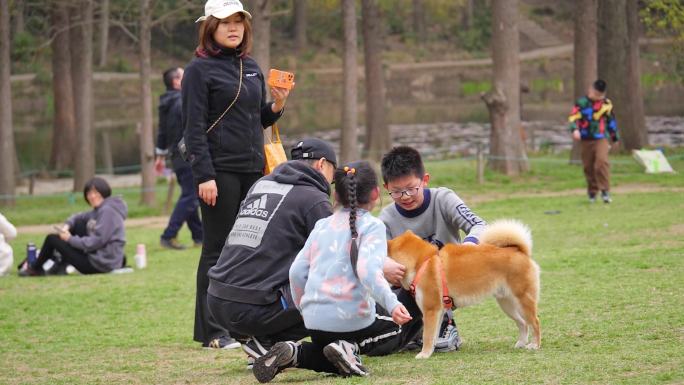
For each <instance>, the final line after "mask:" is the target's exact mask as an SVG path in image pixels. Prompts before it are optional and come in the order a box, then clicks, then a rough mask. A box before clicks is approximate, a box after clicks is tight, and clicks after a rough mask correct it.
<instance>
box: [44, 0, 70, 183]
mask: <svg viewBox="0 0 684 385" xmlns="http://www.w3.org/2000/svg"><path fill="white" fill-rule="evenodd" d="M50 12H51V15H50V17H51V20H52V26H53V28H54V37H53V40H52V43H51V45H50V46H51V48H52V92H53V95H54V110H55V113H54V115H53V118H52V151H51V153H50V167H51V168H52V169H54V170H65V169H68V168H70V167H73V165H74V163H73V160H74V149H73V144H74V143H76V123H75V117H74V93H73V91H74V89H73V82H72V79H71V51H70V48H69V46H70V41H69V27H70V25H69V9H68V8H67V7H66V6H65V5H64V4H63V3H58V2H55V3H54V4H52V6H51V10H50Z"/></svg>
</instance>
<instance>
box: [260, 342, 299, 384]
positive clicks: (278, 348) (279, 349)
mask: <svg viewBox="0 0 684 385" xmlns="http://www.w3.org/2000/svg"><path fill="white" fill-rule="evenodd" d="M289 354H292V347H290V346H289V345H288V344H287V343H285V342H279V343H277V344H275V345H273V348H271V350H269V351H268V353H266V354H264V355H263V356H261V357H259V358H257V359H256V360H255V361H254V365H253V367H252V373H253V374H254V377H256V379H257V381H259V382H261V383H264V382H269V381H271V380H272V379H273V378H274V377H275V376H276V374H278V372H279V371H280V367H281V366H283V365H285V364H287V363H288V362H289V361H290V359H291V358H290V357H287V358H286V357H285V356H286V355H289Z"/></svg>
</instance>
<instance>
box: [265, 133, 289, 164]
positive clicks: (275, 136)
mask: <svg viewBox="0 0 684 385" xmlns="http://www.w3.org/2000/svg"><path fill="white" fill-rule="evenodd" d="M264 158H265V165H264V175H268V174H270V173H272V172H273V170H274V169H275V168H276V167H277V166H278V165H279V164H281V163H284V162H287V155H285V148H283V142H281V141H280V130H278V125H277V124H273V125H272V126H271V136H268V137H267V139H266V140H265V141H264Z"/></svg>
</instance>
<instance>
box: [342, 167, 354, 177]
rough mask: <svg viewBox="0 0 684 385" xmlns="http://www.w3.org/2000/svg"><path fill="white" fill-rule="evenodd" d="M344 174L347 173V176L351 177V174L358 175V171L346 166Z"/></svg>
mask: <svg viewBox="0 0 684 385" xmlns="http://www.w3.org/2000/svg"><path fill="white" fill-rule="evenodd" d="M344 172H346V173H347V175H349V174H356V169H355V168H353V167H349V166H344Z"/></svg>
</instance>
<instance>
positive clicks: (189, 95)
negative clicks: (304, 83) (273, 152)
mask: <svg viewBox="0 0 684 385" xmlns="http://www.w3.org/2000/svg"><path fill="white" fill-rule="evenodd" d="M238 55H239V51H237V50H234V49H222V50H221V51H220V52H219V54H218V55H216V56H208V57H196V58H194V59H193V60H192V61H191V62H190V64H189V65H188V66H187V67H186V68H185V73H184V75H183V83H182V91H181V92H182V95H183V127H184V131H183V136H184V137H185V144H186V147H187V149H188V159H189V161H190V164H191V166H192V174H193V176H194V179H195V182H196V183H197V184H200V183H203V182H206V181H209V180H212V179H215V178H216V172H237V173H256V172H262V171H263V169H264V148H263V147H264V133H263V128H265V127H268V126H270V125H272V124H273V123H275V122H276V120H278V118H279V117H280V116H281V115H282V111H281V112H280V113H274V112H273V110H272V109H271V104H272V103H268V102H267V101H266V87H265V84H266V83H265V82H264V75H263V74H262V73H261V70H260V69H259V66H258V65H257V63H256V61H254V59H252V58H250V57H244V58H242V62H243V74H242V76H243V77H242V89H241V91H240V96H239V97H238V99H237V102H236V103H235V105H233V107H232V108H231V110H230V111H229V112H228V113H227V114H226V115H225V116H224V117H223V119H221V121H220V122H219V123H218V124H217V125H216V127H214V129H213V130H211V131H210V132H209V133H207V132H206V131H207V129H208V128H209V127H211V125H212V124H213V123H214V122H215V121H216V120H217V119H218V118H219V116H221V114H222V113H223V111H225V110H226V108H227V107H228V105H230V103H231V102H232V101H233V99H235V94H236V93H237V90H238V85H239V74H240V57H239V56H238Z"/></svg>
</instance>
